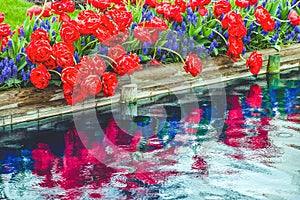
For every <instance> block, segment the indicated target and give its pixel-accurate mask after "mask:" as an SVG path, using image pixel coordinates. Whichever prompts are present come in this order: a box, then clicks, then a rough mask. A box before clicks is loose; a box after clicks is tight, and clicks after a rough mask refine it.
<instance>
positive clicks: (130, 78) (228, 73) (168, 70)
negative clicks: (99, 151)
mask: <svg viewBox="0 0 300 200" xmlns="http://www.w3.org/2000/svg"><path fill="white" fill-rule="evenodd" d="M261 52H262V53H263V55H264V56H263V67H262V69H261V70H260V72H259V74H263V73H266V65H267V62H268V56H269V55H274V54H277V53H278V52H277V51H276V50H275V49H265V50H262V51H261ZM245 55H246V56H248V55H249V53H246V54H245ZM280 55H281V70H285V69H289V68H293V67H298V66H300V44H296V45H291V46H288V47H284V48H282V50H281V52H280ZM215 64H217V66H218V71H217V72H216V71H215V70H216V68H215ZM206 66H207V67H206V68H205V69H204V70H203V72H202V74H201V75H200V76H199V77H191V76H189V75H188V74H186V72H185V71H184V69H183V68H181V67H180V64H178V63H177V64H169V65H166V66H163V67H160V68H148V69H144V70H143V71H140V72H136V73H134V74H133V75H125V76H123V77H122V78H120V82H119V85H120V87H119V88H122V86H124V85H127V84H129V83H135V84H137V87H138V93H137V96H136V98H137V99H143V98H152V97H155V96H157V95H161V94H166V95H167V94H170V93H172V92H176V91H179V90H184V89H190V88H192V87H199V86H207V85H209V84H214V83H220V82H221V81H228V80H232V79H236V78H241V77H245V76H250V75H251V73H249V72H248V70H247V69H246V68H245V66H244V63H243V62H242V61H241V62H235V63H234V62H232V61H231V60H230V59H229V58H226V57H217V58H211V59H210V60H209V61H207V65H206ZM213 71H214V72H213ZM158 74H159V75H160V76H158ZM154 77H155V78H154ZM120 93H121V91H120V89H117V91H116V94H115V95H114V96H112V97H109V98H107V97H104V96H103V95H101V94H100V95H98V96H97V97H96V98H95V99H91V100H87V101H85V102H84V103H80V104H77V105H76V106H69V105H67V104H66V102H65V100H64V95H63V90H62V89H60V88H58V87H48V88H46V89H44V90H41V91H38V90H37V89H35V88H34V87H27V88H23V89H15V90H11V91H7V92H2V93H0V98H1V102H0V126H5V125H11V124H16V123H20V122H25V121H31V120H37V119H43V118H47V117H52V116H58V115H63V114H68V113H72V112H75V111H81V110H86V109H93V108H95V107H97V109H98V108H99V107H105V106H110V105H112V104H115V103H118V102H120Z"/></svg>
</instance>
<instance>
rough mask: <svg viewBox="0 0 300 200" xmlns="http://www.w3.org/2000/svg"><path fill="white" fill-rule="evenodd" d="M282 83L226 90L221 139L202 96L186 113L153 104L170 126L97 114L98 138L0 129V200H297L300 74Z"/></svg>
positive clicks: (63, 126)
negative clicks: (294, 159)
mask: <svg viewBox="0 0 300 200" xmlns="http://www.w3.org/2000/svg"><path fill="white" fill-rule="evenodd" d="M284 77H285V78H284V79H282V82H281V84H282V85H284V86H280V87H278V88H276V89H268V88H267V86H265V84H264V83H265V77H264V76H261V77H260V78H259V79H258V80H256V81H253V80H252V78H245V79H244V80H240V81H238V82H234V81H233V82H230V83H228V85H227V87H226V91H227V111H226V117H225V124H224V127H223V131H222V133H221V134H219V133H218V131H216V130H215V129H214V128H213V126H212V125H211V124H212V123H214V122H215V121H216V120H215V119H212V110H213V111H215V110H216V108H212V103H211V102H210V97H209V96H208V95H203V96H201V97H200V99H199V102H198V105H199V107H197V108H194V107H193V108H186V109H185V110H184V109H182V108H181V107H180V106H179V105H177V103H176V102H177V99H176V98H174V97H172V96H170V98H169V101H168V102H166V100H165V99H164V100H162V102H160V100H157V102H154V103H153V104H154V105H155V104H156V103H158V104H161V105H162V106H160V107H158V108H155V109H156V112H157V113H164V112H165V113H166V117H163V116H159V115H153V116H152V115H151V114H149V115H145V116H136V117H133V119H121V118H120V119H117V118H114V115H113V113H112V112H111V111H109V110H108V111H104V112H99V113H98V115H97V117H98V120H99V123H100V126H101V128H102V129H103V134H101V132H99V131H97V130H96V129H95V124H93V123H92V122H90V121H88V120H87V121H82V123H83V125H84V126H83V127H84V128H85V131H83V132H79V131H77V130H76V128H75V125H74V123H73V122H72V119H61V120H58V121H51V122H44V123H39V126H37V124H35V125H27V127H28V128H17V127H16V128H14V127H10V128H8V127H5V129H4V128H3V129H0V130H2V132H3V134H1V135H0V145H1V146H0V174H1V176H0V199H1V198H2V199H100V198H104V199H115V198H117V199H182V198H183V199H199V198H200V199H201V198H204V199H205V198H208V199H212V198H213V199H232V198H235V199H265V198H269V199H274V198H281V197H282V198H283V197H286V198H287V199H296V197H298V196H299V195H300V192H299V188H300V173H299V171H297V170H299V169H300V163H299V162H295V161H293V160H292V159H291V158H292V156H295V155H299V154H300V151H299V150H300V134H299V133H300V102H299V101H300V100H299V99H300V87H299V86H300V80H299V72H298V71H296V72H295V71H292V72H290V73H287V74H285V76H284ZM203 94H205V93H203ZM147 106H148V107H149V109H150V107H151V105H146V106H144V107H143V108H144V109H145V108H147ZM157 113H156V114H157ZM218 116H219V115H218ZM87 119H88V118H87ZM120 122H122V125H120V124H119V123H120ZM97 123H98V122H97ZM19 127H20V126H19ZM24 127H25V126H24ZM278 135H279V136H278ZM280 135H284V137H281V136H280ZM289 156H290V157H289ZM278 183H280V184H279V186H277V185H276V184H278Z"/></svg>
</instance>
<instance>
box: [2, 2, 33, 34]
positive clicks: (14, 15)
mask: <svg viewBox="0 0 300 200" xmlns="http://www.w3.org/2000/svg"><path fill="white" fill-rule="evenodd" d="M33 5H34V4H32V3H29V2H27V1H25V0H0V12H4V14H5V20H4V22H5V23H8V24H9V25H10V26H11V28H12V29H13V30H14V29H15V28H16V27H18V26H21V25H22V24H23V22H24V20H25V19H26V10H27V9H28V8H30V7H31V6H33Z"/></svg>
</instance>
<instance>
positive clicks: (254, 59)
mask: <svg viewBox="0 0 300 200" xmlns="http://www.w3.org/2000/svg"><path fill="white" fill-rule="evenodd" d="M262 63H263V60H262V54H261V53H257V52H256V51H254V52H252V53H251V55H250V57H249V59H248V60H247V62H246V66H247V68H249V70H250V72H251V73H252V74H254V75H255V74H258V73H259V71H260V69H261V67H262Z"/></svg>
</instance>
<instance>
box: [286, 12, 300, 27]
mask: <svg viewBox="0 0 300 200" xmlns="http://www.w3.org/2000/svg"><path fill="white" fill-rule="evenodd" d="M288 17H289V20H290V22H291V24H292V25H293V26H299V25H300V16H299V14H298V13H297V11H296V10H291V11H290V13H289V16H288Z"/></svg>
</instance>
